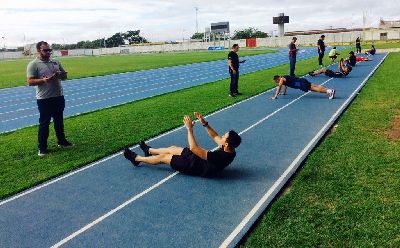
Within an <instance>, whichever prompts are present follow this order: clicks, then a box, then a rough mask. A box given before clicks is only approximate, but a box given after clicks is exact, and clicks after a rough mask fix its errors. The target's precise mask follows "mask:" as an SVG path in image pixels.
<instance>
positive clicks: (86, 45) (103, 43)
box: [52, 30, 147, 50]
mask: <svg viewBox="0 0 400 248" xmlns="http://www.w3.org/2000/svg"><path fill="white" fill-rule="evenodd" d="M146 42H147V40H146V39H145V38H144V37H142V36H140V30H134V31H126V32H124V33H116V34H114V35H113V36H111V37H109V38H102V39H96V40H93V41H89V40H87V41H79V42H78V43H76V44H52V48H53V49H56V50H62V49H96V48H102V47H107V48H109V47H118V46H122V45H132V44H139V43H146Z"/></svg>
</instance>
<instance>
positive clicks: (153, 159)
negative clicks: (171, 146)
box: [135, 154, 173, 165]
mask: <svg viewBox="0 0 400 248" xmlns="http://www.w3.org/2000/svg"><path fill="white" fill-rule="evenodd" d="M172 156H173V155H172V154H159V155H155V156H149V157H142V156H140V155H137V156H136V157H135V161H136V162H143V163H146V164H151V165H156V164H166V165H171V159H172Z"/></svg>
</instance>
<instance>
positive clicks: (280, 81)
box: [272, 75, 335, 100]
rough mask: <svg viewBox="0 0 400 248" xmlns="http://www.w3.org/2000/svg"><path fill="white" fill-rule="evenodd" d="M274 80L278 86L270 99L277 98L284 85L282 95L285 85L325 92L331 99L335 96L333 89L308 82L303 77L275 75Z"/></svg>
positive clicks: (305, 90) (284, 92) (284, 91)
mask: <svg viewBox="0 0 400 248" xmlns="http://www.w3.org/2000/svg"><path fill="white" fill-rule="evenodd" d="M274 81H275V83H276V84H277V85H278V86H277V88H276V92H275V95H274V96H273V97H272V100H275V99H277V98H278V95H280V92H281V89H282V87H284V89H283V93H282V95H286V89H287V87H290V88H293V89H299V90H302V91H304V92H308V91H314V92H318V93H326V94H327V96H328V98H329V99H333V98H334V97H335V90H334V89H327V88H325V87H324V86H322V85H318V84H313V83H310V82H309V81H308V80H307V79H305V78H298V77H291V76H288V75H285V76H278V75H276V76H274Z"/></svg>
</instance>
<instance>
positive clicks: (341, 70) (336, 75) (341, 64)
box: [308, 58, 353, 78]
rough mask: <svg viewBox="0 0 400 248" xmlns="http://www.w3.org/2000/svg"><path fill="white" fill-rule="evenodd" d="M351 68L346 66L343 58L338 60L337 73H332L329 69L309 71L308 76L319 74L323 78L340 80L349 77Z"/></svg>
mask: <svg viewBox="0 0 400 248" xmlns="http://www.w3.org/2000/svg"><path fill="white" fill-rule="evenodd" d="M352 69H353V68H352V67H351V66H350V65H348V64H346V62H345V60H344V59H343V58H341V59H340V61H339V71H336V72H335V71H332V70H331V69H328V68H322V69H319V70H316V71H310V72H309V73H308V75H310V76H312V77H314V76H317V75H320V74H323V73H324V74H325V76H328V77H331V78H341V77H345V76H347V75H349V73H350V72H351V71H352Z"/></svg>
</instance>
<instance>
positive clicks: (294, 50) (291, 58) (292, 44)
mask: <svg viewBox="0 0 400 248" xmlns="http://www.w3.org/2000/svg"><path fill="white" fill-rule="evenodd" d="M296 41H297V38H296V37H293V38H292V41H291V42H290V44H289V62H290V72H289V74H290V76H292V77H294V76H295V74H294V70H295V68H296V56H297V51H298V49H297V48H296V44H295V43H296Z"/></svg>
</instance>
